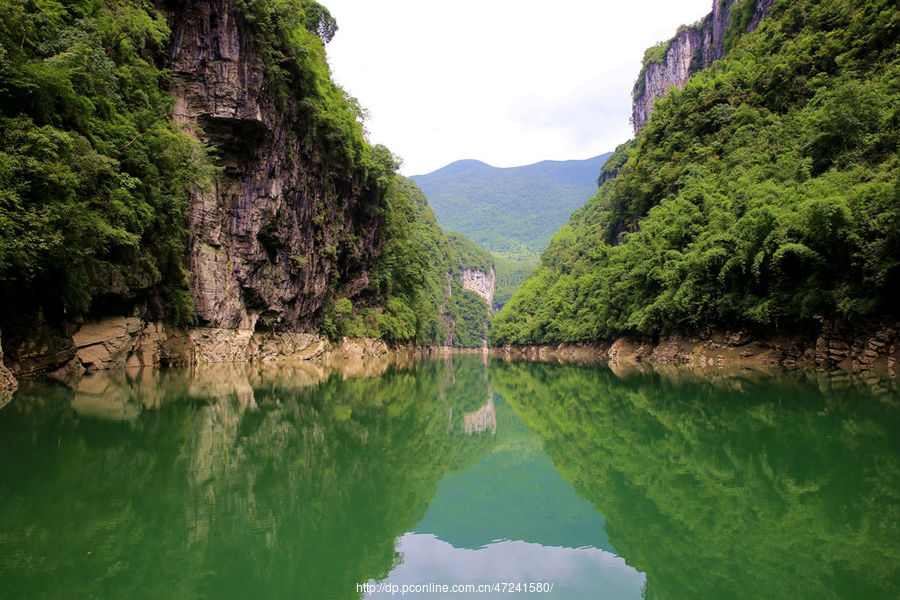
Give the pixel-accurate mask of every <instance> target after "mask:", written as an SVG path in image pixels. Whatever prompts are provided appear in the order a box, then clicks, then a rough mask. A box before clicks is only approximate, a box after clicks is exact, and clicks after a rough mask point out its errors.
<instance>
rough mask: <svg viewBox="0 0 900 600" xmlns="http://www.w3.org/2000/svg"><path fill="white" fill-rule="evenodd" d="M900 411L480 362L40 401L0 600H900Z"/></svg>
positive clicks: (21, 454)
mask: <svg viewBox="0 0 900 600" xmlns="http://www.w3.org/2000/svg"><path fill="white" fill-rule="evenodd" d="M380 371H383V372H380ZM898 405H900V401H898V398H897V397H896V394H895V393H893V392H887V393H873V392H872V391H871V390H870V388H867V387H866V386H854V385H853V384H852V382H850V383H846V382H845V383H844V384H838V383H836V381H835V380H833V379H830V378H827V377H820V378H817V377H814V376H806V375H797V374H784V375H780V376H767V377H757V376H738V377H735V376H728V377H726V376H722V375H717V376H716V377H715V378H710V377H700V376H696V375H692V374H690V373H680V374H679V373H673V374H658V373H653V372H636V373H629V374H623V373H619V374H616V373H614V372H613V371H611V370H610V369H608V368H606V367H603V366H560V365H550V364H538V363H527V362H520V363H503V362H496V361H495V362H491V363H489V364H484V363H483V362H482V360H481V358H480V357H471V356H462V357H455V358H454V359H453V360H447V361H421V362H418V363H415V364H412V365H407V366H405V367H402V368H401V367H389V368H387V369H386V370H383V369H381V370H376V371H374V374H373V376H371V377H351V378H347V377H345V376H344V375H342V374H341V373H340V372H334V373H329V372H327V371H325V370H322V369H320V368H318V367H314V366H311V365H301V366H295V367H291V366H284V365H281V366H273V365H255V366H247V365H226V366H207V367H197V368H193V369H170V370H142V371H133V372H119V373H111V374H102V375H98V376H93V377H88V378H85V379H83V380H81V381H80V382H77V383H75V384H70V385H69V386H67V385H63V384H61V383H56V382H44V383H28V384H24V385H23V386H22V388H21V390H20V392H19V393H18V394H17V395H16V397H15V399H14V400H13V401H12V402H11V403H10V404H9V405H8V406H7V407H6V408H4V409H3V410H0V486H2V487H0V598H38V597H48V598H50V597H52V598H68V597H71V598H125V597H129V598H261V597H267V598H361V597H368V598H388V597H391V594H390V593H385V592H384V591H380V592H379V591H371V590H373V589H375V588H372V587H368V586H375V585H381V586H385V585H387V586H397V589H400V588H401V586H404V585H405V586H410V585H424V584H446V585H486V584H500V585H502V584H507V589H509V586H508V584H513V585H514V586H515V585H522V584H524V585H525V589H527V585H528V584H529V583H536V582H537V583H542V584H552V585H553V589H552V592H544V593H537V592H534V593H526V592H524V591H523V592H521V594H524V595H525V596H540V597H547V598H624V599H628V598H658V599H670V598H671V599H676V598H695V599H697V598H699V599H706V598H709V599H712V598H848V599H850V598H853V599H857V598H894V597H900V436H898V433H900V409H898ZM367 589H368V590H369V592H366V590H367ZM383 589H385V588H384V587H382V590H383ZM386 589H393V588H391V587H388V588H386ZM513 589H515V588H513ZM492 595H497V596H508V593H507V594H503V593H498V594H473V593H459V594H450V593H446V594H445V593H418V594H416V593H407V594H406V596H405V597H407V598H443V597H458V598H470V597H478V598H481V597H490V596H492ZM515 596H516V597H519V594H516V595H515ZM394 597H400V593H399V591H398V593H397V594H396V595H395V596H394Z"/></svg>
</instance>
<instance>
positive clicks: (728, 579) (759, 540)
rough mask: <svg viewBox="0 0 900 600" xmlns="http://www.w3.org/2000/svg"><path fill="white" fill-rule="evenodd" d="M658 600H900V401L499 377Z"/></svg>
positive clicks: (525, 367)
mask: <svg viewBox="0 0 900 600" xmlns="http://www.w3.org/2000/svg"><path fill="white" fill-rule="evenodd" d="M492 376H493V383H494V386H495V388H496V389H497V391H498V392H499V393H500V394H502V395H503V397H504V398H505V399H506V400H507V401H508V402H509V403H510V404H511V405H512V406H513V408H514V409H515V410H516V411H517V412H518V413H519V415H520V416H522V418H523V419H524V420H525V422H526V423H527V424H528V425H530V426H531V427H532V428H533V429H534V430H535V431H537V432H538V435H539V436H540V437H541V438H542V439H543V441H544V449H545V450H546V451H547V453H548V454H549V456H550V458H551V459H552V460H553V462H554V464H555V465H556V467H557V469H559V470H560V471H561V472H562V473H563V475H564V476H565V477H566V478H567V479H568V480H569V481H571V482H572V483H573V484H574V485H575V488H576V490H577V492H578V493H579V495H581V496H582V497H584V498H586V499H588V500H589V501H590V502H592V503H593V504H594V506H595V508H596V509H597V510H598V511H599V512H601V513H602V514H603V515H604V516H605V518H606V522H607V526H606V530H607V533H608V534H609V540H610V542H611V543H612V545H613V546H614V547H615V550H616V552H617V554H619V555H620V556H622V557H624V558H625V560H626V562H627V563H628V564H629V565H630V566H632V567H634V568H636V569H638V570H639V571H643V572H645V573H646V574H647V584H646V587H645V590H644V596H645V597H647V598H659V599H680V598H693V599H713V598H715V599H720V598H748V599H751V598H753V599H756V598H792V599H793V598H847V599H854V600H856V599H860V598H879V599H880V598H897V597H900V463H898V461H900V435H898V433H900V418H898V417H900V413H898V410H897V408H896V404H893V406H892V405H891V403H892V402H894V403H895V402H896V399H895V398H889V397H882V398H876V397H874V396H872V395H870V394H868V393H866V392H860V391H854V390H852V389H844V390H840V391H837V390H835V391H832V392H828V393H824V392H822V391H820V387H821V388H825V386H820V385H819V383H817V382H816V381H815V380H809V379H804V378H803V377H801V376H798V375H791V376H785V377H783V378H778V379H768V378H767V379H763V380H753V379H747V378H743V379H742V378H731V379H729V378H724V379H722V380H720V381H718V382H714V381H708V380H704V379H702V378H699V377H696V376H692V375H690V374H686V373H681V374H678V373H675V374H673V375H669V376H661V375H658V374H654V373H652V372H651V373H639V372H637V373H631V374H622V376H621V377H620V376H617V375H616V374H614V373H613V372H612V371H610V370H608V369H606V368H603V367H576V366H559V365H549V364H535V363H513V364H495V365H493V366H492Z"/></svg>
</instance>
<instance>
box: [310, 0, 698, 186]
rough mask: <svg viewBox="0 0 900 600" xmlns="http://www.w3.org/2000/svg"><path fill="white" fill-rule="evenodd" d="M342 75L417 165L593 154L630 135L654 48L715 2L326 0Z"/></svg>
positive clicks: (378, 133)
mask: <svg viewBox="0 0 900 600" xmlns="http://www.w3.org/2000/svg"><path fill="white" fill-rule="evenodd" d="M320 1H321V3H322V4H324V5H325V6H326V7H328V9H329V10H330V11H331V14H332V15H333V16H334V17H335V18H336V19H337V22H338V28H339V29H338V33H337V35H336V36H335V37H334V39H333V40H332V42H331V43H330V44H329V45H328V46H327V49H328V56H329V63H330V65H331V68H332V72H333V73H334V78H335V80H336V81H337V82H338V84H340V85H341V86H343V87H344V89H346V90H347V91H348V92H349V93H350V94H351V95H353V96H355V97H356V98H357V99H358V100H359V102H360V104H361V105H362V106H363V107H364V108H365V109H367V110H368V112H369V118H368V120H367V121H366V128H367V129H368V130H369V140H370V141H371V142H372V143H376V144H377V143H381V144H385V145H386V146H387V147H389V148H390V149H391V150H392V151H393V152H394V153H395V154H397V155H399V156H400V157H401V158H402V159H403V161H404V165H403V167H402V168H401V171H402V172H403V174H405V175H416V174H424V173H428V172H431V171H433V170H435V169H438V168H440V167H442V166H444V165H446V164H447V163H450V162H453V161H455V160H459V159H463V158H475V159H478V160H482V161H484V162H486V163H488V164H491V165H494V166H497V167H509V166H515V165H523V164H529V163H533V162H537V161H540V160H546V159H552V160H566V159H583V158H589V157H591V156H596V155H597V154H601V153H603V152H607V151H611V150H613V149H614V148H615V147H616V145H618V144H620V143H622V142H624V141H626V140H628V139H629V138H630V137H631V125H630V124H629V122H628V117H629V115H630V114H631V87H632V85H633V84H634V80H635V77H636V76H637V73H638V71H639V70H640V65H641V58H642V57H643V54H644V49H646V48H647V47H648V46H651V45H653V44H655V43H656V42H658V41H662V40H665V39H668V38H670V37H672V35H674V33H675V30H676V28H677V27H678V25H681V24H689V23H693V22H694V21H696V20H698V19H700V18H701V17H703V16H704V15H705V14H706V13H708V12H709V11H710V10H711V8H712V0H677V1H675V2H673V1H672V0H616V1H614V2H613V1H607V0H550V1H544V2H534V1H531V0H454V1H453V2H447V1H444V0H320Z"/></svg>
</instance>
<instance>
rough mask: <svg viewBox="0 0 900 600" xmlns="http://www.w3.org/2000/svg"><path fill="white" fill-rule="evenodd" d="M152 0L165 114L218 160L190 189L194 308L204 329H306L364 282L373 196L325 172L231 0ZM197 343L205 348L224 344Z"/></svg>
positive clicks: (370, 254)
mask: <svg viewBox="0 0 900 600" xmlns="http://www.w3.org/2000/svg"><path fill="white" fill-rule="evenodd" d="M160 4H161V5H162V6H163V7H164V8H166V9H169V10H170V11H171V12H170V14H171V15H172V18H170V19H169V22H170V27H171V29H172V34H171V37H170V40H169V47H168V55H169V56H168V59H169V67H170V68H171V69H172V74H173V76H172V93H173V95H174V96H175V98H176V106H175V109H174V117H175V119H176V120H177V121H180V122H181V123H184V124H185V125H186V126H188V128H189V129H190V130H192V131H193V132H194V133H195V135H197V136H198V137H199V138H200V139H201V140H202V141H204V142H206V143H208V144H210V145H212V146H214V147H215V148H216V149H217V151H218V153H219V155H220V157H221V160H220V165H221V166H222V167H223V172H222V175H221V176H220V177H219V179H218V181H217V183H216V185H215V188H214V189H212V190H210V191H208V192H207V193H194V194H192V197H191V212H190V223H189V226H190V233H191V235H190V240H189V263H190V272H191V289H192V295H193V299H194V304H195V308H196V312H197V315H198V316H199V317H200V319H201V323H202V324H204V325H207V326H209V327H212V328H216V329H234V330H240V331H244V330H249V331H252V330H254V329H265V330H267V331H307V330H310V329H312V328H314V326H315V324H316V319H317V317H316V311H317V310H318V309H319V308H320V307H321V306H322V304H323V303H324V302H325V301H326V300H328V299H329V298H331V297H337V296H340V297H353V296H355V295H357V294H359V293H360V292H362V291H363V290H364V289H365V288H367V286H368V283H369V277H368V269H369V268H370V266H371V264H372V262H373V260H374V257H375V256H376V255H377V253H378V226H377V225H378V221H377V210H374V209H375V208H376V207H377V202H378V198H377V195H376V194H375V193H374V192H373V191H371V190H367V189H365V188H364V186H363V185H362V183H361V182H359V181H356V180H355V179H354V176H353V175H352V174H351V173H346V172H344V171H346V169H344V168H341V171H342V173H341V176H340V177H332V176H331V175H330V171H331V170H332V169H333V168H334V167H335V165H327V164H325V162H324V160H323V159H322V158H321V157H320V156H319V154H318V150H317V149H316V148H315V147H314V145H313V144H311V143H310V142H309V141H308V140H309V139H310V136H309V134H308V131H307V129H308V128H309V127H311V125H310V124H309V123H306V122H305V120H304V119H299V118H294V117H292V116H291V115H294V114H295V111H292V105H291V103H292V102H295V100H291V99H289V100H286V101H285V102H286V103H287V105H284V104H276V102H275V99H274V98H273V94H272V91H271V90H272V86H271V85H270V84H269V82H267V81H266V80H265V77H264V73H265V72H266V68H265V66H264V64H263V61H262V59H261V57H260V55H259V54H258V53H257V52H256V50H255V49H254V47H253V44H252V43H251V42H252V40H251V39H250V36H248V35H247V30H246V28H245V26H244V24H243V23H242V22H241V20H240V18H239V13H238V12H237V11H236V10H235V7H234V3H233V2H232V0H193V1H187V0H169V1H167V2H160ZM176 15H177V18H176ZM197 341H198V343H201V344H204V345H205V344H210V349H209V351H210V352H212V353H213V355H216V353H219V352H222V351H224V348H225V345H227V344H225V345H223V344H220V343H218V342H216V341H215V340H212V339H203V340H197ZM203 352H205V350H204V351H203ZM236 352H238V354H240V351H239V350H236Z"/></svg>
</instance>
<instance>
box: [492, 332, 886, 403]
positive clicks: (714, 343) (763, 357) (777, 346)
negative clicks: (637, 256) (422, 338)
mask: <svg viewBox="0 0 900 600" xmlns="http://www.w3.org/2000/svg"><path fill="white" fill-rule="evenodd" d="M493 354H494V355H496V356H500V357H503V358H509V359H512V358H525V359H529V360H558V361H572V360H574V361H591V360H593V361H609V362H610V363H615V364H632V363H642V362H646V363H651V364H654V365H679V366H687V367H750V368H758V367H815V368H818V369H820V370H822V371H823V372H830V371H833V370H835V369H840V370H841V371H843V372H860V373H872V374H877V375H872V377H876V378H877V377H878V376H879V375H887V376H888V377H890V378H895V377H896V376H897V372H896V369H897V361H898V358H900V323H892V324H870V325H869V326H868V327H863V326H861V325H860V324H856V325H855V326H850V325H845V324H835V323H833V322H824V323H823V324H822V327H821V330H820V333H819V335H818V336H816V335H801V334H794V335H774V336H772V337H769V338H765V339H752V338H751V337H750V336H749V335H748V334H747V333H746V332H737V333H732V332H725V333H715V334H710V335H708V336H706V337H704V338H685V337H682V336H677V335H670V336H662V337H661V338H660V339H659V340H656V341H653V342H651V341H650V340H649V339H627V338H620V339H618V340H615V341H614V342H613V343H611V344H610V343H604V342H596V343H563V344H554V345H549V344H543V345H541V344H538V345H529V346H516V347H511V346H505V347H503V348H495V349H493ZM867 377H868V375H867ZM869 387H872V386H871V385H870V386H869Z"/></svg>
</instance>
